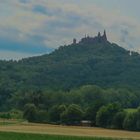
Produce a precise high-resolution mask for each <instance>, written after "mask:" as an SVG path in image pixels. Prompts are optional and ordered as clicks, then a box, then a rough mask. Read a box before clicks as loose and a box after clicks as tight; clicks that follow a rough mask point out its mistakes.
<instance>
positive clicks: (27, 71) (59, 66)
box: [0, 32, 140, 91]
mask: <svg viewBox="0 0 140 140" xmlns="http://www.w3.org/2000/svg"><path fill="white" fill-rule="evenodd" d="M139 83H140V55H139V54H138V53H136V52H130V51H128V50H125V49H124V48H122V47H120V46H118V45H116V44H114V43H110V42H109V41H108V40H107V37H106V33H105V32H104V35H103V36H101V35H100V33H99V34H98V36H96V37H94V38H93V37H89V36H87V37H84V38H82V39H81V40H80V41H79V42H78V43H77V42H76V39H74V40H73V43H72V44H70V45H66V46H61V47H59V48H58V49H57V50H55V51H54V52H52V53H50V54H47V55H43V56H38V57H32V58H27V59H23V60H20V61H18V62H13V61H9V62H6V61H1V62H0V87H1V88H2V89H3V88H6V89H9V90H11V89H12V90H14V91H16V90H20V89H21V90H22V89H32V88H33V89H34V88H35V89H36V88H37V89H44V88H45V89H47V88H48V89H65V90H67V89H68V90H69V89H72V88H75V87H79V86H82V85H89V84H90V85H91V84H93V85H99V86H101V87H130V88H134V89H140V84H139Z"/></svg>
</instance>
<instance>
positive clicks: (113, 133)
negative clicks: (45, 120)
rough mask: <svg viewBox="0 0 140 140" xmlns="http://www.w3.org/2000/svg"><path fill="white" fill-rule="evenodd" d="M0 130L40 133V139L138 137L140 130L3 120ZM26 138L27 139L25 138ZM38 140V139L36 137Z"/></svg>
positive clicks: (0, 139)
mask: <svg viewBox="0 0 140 140" xmlns="http://www.w3.org/2000/svg"><path fill="white" fill-rule="evenodd" d="M0 132H16V133H17V132H18V133H25V134H24V135H25V136H26V137H28V134H30V133H31V134H41V136H42V139H43V137H44V136H43V134H49V135H63V136H82V137H102V138H108V137H110V138H129V139H140V132H129V131H120V130H110V129H103V128H89V127H74V126H57V125H48V124H30V123H21V122H15V123H12V124H11V122H10V123H6V122H5V123H4V124H2V123H0ZM4 134H5V133H1V135H0V136H1V137H2V136H3V137H4ZM8 135H13V134H12V133H8ZM8 135H7V136H8ZM15 135H18V134H15ZM7 136H6V135H5V138H4V139H2V138H1V137H0V140H8V139H6V137H7ZM11 137H12V136H11ZM46 137H47V136H46ZM7 138H8V137H7ZM55 139H56V138H55V137H54V140H55ZM61 139H62V138H60V139H59V140H61ZM69 139H71V138H69ZM10 140H12V139H10ZM14 140H16V139H14ZM18 140H20V139H18ZM21 140H22V139H21ZM23 140H24V139H23ZM26 140H28V139H27V138H26ZM35 140H36V139H35ZM38 140H40V139H38ZM52 140H53V139H52ZM56 140H57V139H56ZM64 140H65V139H64ZM85 140H86V139H85ZM87 140H88V139H87Z"/></svg>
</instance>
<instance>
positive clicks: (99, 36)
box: [98, 32, 101, 43]
mask: <svg viewBox="0 0 140 140" xmlns="http://www.w3.org/2000/svg"><path fill="white" fill-rule="evenodd" d="M98 42H99V43H101V33H100V32H98Z"/></svg>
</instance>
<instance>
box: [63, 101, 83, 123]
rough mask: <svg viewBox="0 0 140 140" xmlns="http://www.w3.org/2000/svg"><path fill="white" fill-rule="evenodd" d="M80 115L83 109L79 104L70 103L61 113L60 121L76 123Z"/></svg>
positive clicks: (80, 117)
mask: <svg viewBox="0 0 140 140" xmlns="http://www.w3.org/2000/svg"><path fill="white" fill-rule="evenodd" d="M82 117H83V111H82V109H81V108H80V106H78V105H75V104H72V105H70V106H69V107H68V108H67V109H66V110H65V111H64V112H63V113H62V114H61V122H62V123H64V124H67V125H78V124H80V122H81V120H82Z"/></svg>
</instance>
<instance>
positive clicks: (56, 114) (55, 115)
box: [49, 105, 66, 123]
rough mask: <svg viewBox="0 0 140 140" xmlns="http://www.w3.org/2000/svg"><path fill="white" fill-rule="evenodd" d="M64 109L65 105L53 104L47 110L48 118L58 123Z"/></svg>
mask: <svg viewBox="0 0 140 140" xmlns="http://www.w3.org/2000/svg"><path fill="white" fill-rule="evenodd" d="M65 110H66V106H65V105H55V106H53V107H52V108H51V109H50V110H49V120H50V121H51V122H55V123H60V116H61V114H62V113H63V112H64V111H65Z"/></svg>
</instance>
